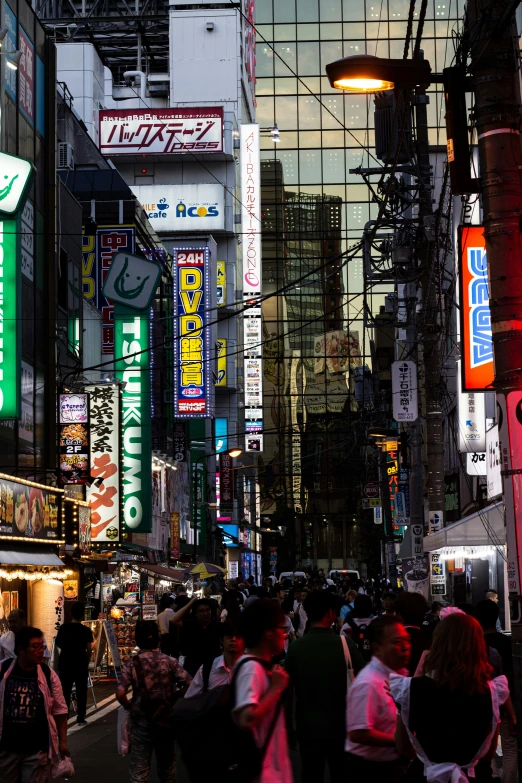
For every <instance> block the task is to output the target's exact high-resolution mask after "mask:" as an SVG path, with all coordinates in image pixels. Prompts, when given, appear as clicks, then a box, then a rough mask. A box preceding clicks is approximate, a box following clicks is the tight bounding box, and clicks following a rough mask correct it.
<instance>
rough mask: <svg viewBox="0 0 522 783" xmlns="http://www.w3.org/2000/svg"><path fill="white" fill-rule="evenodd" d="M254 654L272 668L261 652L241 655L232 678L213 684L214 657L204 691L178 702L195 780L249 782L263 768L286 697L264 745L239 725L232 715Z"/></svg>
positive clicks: (181, 737)
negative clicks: (242, 676)
mask: <svg viewBox="0 0 522 783" xmlns="http://www.w3.org/2000/svg"><path fill="white" fill-rule="evenodd" d="M252 660H253V661H256V662H257V663H259V664H260V665H261V666H262V667H263V668H264V669H265V670H267V671H270V670H271V668H272V666H271V664H270V663H268V662H267V661H264V660H262V659H261V658H253V657H248V658H243V659H242V660H240V661H238V663H237V665H236V668H235V670H234V674H233V677H232V681H231V682H230V684H228V685H221V686H219V687H217V688H212V689H211V690H209V689H208V680H209V676H210V669H211V666H212V663H211V662H210V663H209V664H207V665H206V666H205V667H204V669H203V682H204V688H205V689H204V691H203V693H201V694H199V695H198V696H194V697H192V698H190V699H180V700H179V701H178V703H177V704H176V706H175V707H174V710H173V712H172V719H173V726H174V732H175V735H176V740H177V742H178V745H179V748H180V750H181V754H182V756H183V761H184V763H185V765H186V767H187V770H188V773H189V777H190V780H191V783H208V781H209V780H210V779H212V780H219V781H220V783H251V781H254V780H255V779H256V778H258V777H259V776H260V774H261V769H262V766H263V760H264V757H265V754H266V751H267V748H268V745H269V743H270V740H271V738H272V734H273V732H274V729H275V725H276V723H277V718H278V716H279V713H280V710H281V706H282V702H280V703H279V704H278V705H277V707H276V711H275V713H274V718H273V720H272V723H271V724H270V728H269V731H268V734H267V739H266V742H265V745H264V747H262V748H258V747H257V745H256V743H255V740H254V735H253V733H252V732H251V731H244V730H242V729H240V728H239V727H238V725H237V724H236V722H235V721H234V720H233V718H232V710H233V708H234V704H235V701H236V680H237V674H238V671H239V670H240V669H241V667H242V666H243V665H244V664H245V663H247V661H252ZM203 738H204V747H205V750H204V753H202V744H201V743H202V739H203Z"/></svg>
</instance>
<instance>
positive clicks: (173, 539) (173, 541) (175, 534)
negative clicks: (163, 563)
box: [170, 511, 180, 560]
mask: <svg viewBox="0 0 522 783" xmlns="http://www.w3.org/2000/svg"><path fill="white" fill-rule="evenodd" d="M179 553H180V550H179V513H178V512H177V511H173V512H172V513H171V515H170V557H171V560H179Z"/></svg>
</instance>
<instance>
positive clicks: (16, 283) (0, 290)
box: [0, 220, 21, 420]
mask: <svg viewBox="0 0 522 783" xmlns="http://www.w3.org/2000/svg"><path fill="white" fill-rule="evenodd" d="M17 247H18V239H17V221H16V220H0V420H1V419H19V418H20V391H21V386H20V370H21V365H20V325H21V321H20V312H21V308H20V289H21V285H20V264H19V260H18V257H17Z"/></svg>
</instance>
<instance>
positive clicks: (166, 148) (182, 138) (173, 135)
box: [100, 106, 223, 155]
mask: <svg viewBox="0 0 522 783" xmlns="http://www.w3.org/2000/svg"><path fill="white" fill-rule="evenodd" d="M100 149H101V151H102V153H103V154H104V155H142V154H149V155H172V154H176V153H187V154H190V153H192V154H194V153H196V152H223V107H222V106H211V107H207V106H205V107H201V108H194V107H184V108H170V109H152V110H137V109H109V110H107V111H100Z"/></svg>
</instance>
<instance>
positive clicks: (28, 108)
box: [18, 27, 43, 126]
mask: <svg viewBox="0 0 522 783" xmlns="http://www.w3.org/2000/svg"><path fill="white" fill-rule="evenodd" d="M18 48H19V50H20V52H21V54H22V56H21V57H20V62H19V64H18V106H19V108H20V111H21V112H22V114H23V115H24V117H25V118H26V120H27V121H28V122H30V123H31V125H33V126H34V46H33V44H32V43H31V41H30V39H29V36H28V35H27V33H26V32H25V31H24V29H23V28H22V27H20V30H19V32H18ZM42 88H43V85H42Z"/></svg>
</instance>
